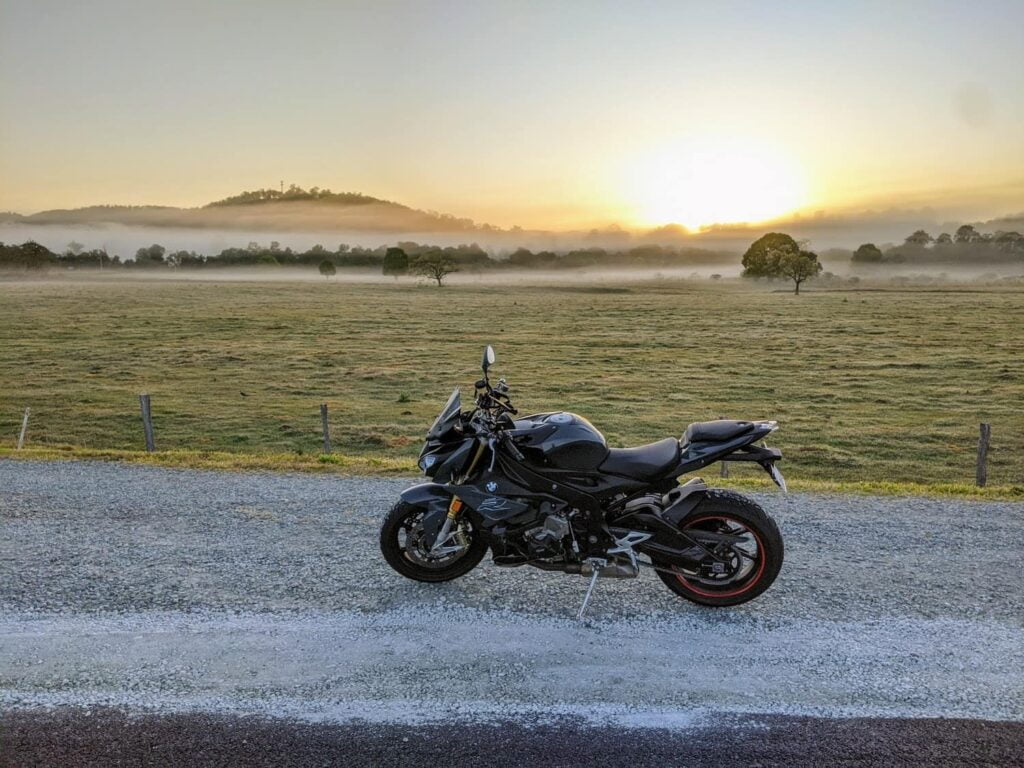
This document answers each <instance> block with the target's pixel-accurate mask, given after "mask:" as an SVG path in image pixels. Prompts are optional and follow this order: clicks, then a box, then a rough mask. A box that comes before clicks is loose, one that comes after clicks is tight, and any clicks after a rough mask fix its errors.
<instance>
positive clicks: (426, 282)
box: [0, 264, 1024, 293]
mask: <svg viewBox="0 0 1024 768" xmlns="http://www.w3.org/2000/svg"><path fill="white" fill-rule="evenodd" d="M828 266H829V265H827V264H826V269H827V270H828V271H826V272H825V273H824V274H822V275H821V276H819V277H817V278H814V279H812V280H810V281H808V282H806V283H804V284H803V286H802V287H801V293H807V292H815V291H837V290H838V291H844V290H873V289H882V290H901V289H907V288H909V289H915V288H916V289H920V288H934V289H944V288H947V287H948V288H956V287H972V286H974V287H986V288H989V287H1007V288H1010V287H1012V288H1015V289H1019V288H1020V287H1021V286H1024V264H1022V265H1020V267H1019V268H1016V269H1015V270H1014V269H1006V270H1003V271H994V270H987V269H942V270H941V271H940V270H939V269H938V268H936V269H934V270H922V269H920V268H914V269H907V268H905V265H892V266H881V267H874V268H865V267H863V266H861V267H857V268H850V265H849V264H845V265H832V267H833V268H832V269H829V268H828ZM900 266H903V267H904V268H900ZM740 272H741V269H740V267H739V265H738V264H737V265H736V266H735V267H733V268H728V269H726V268H723V267H722V266H721V265H706V266H703V267H701V266H698V267H690V266H687V267H679V268H660V269H659V268H653V267H652V268H645V269H627V268H622V269H618V268H607V267H600V268H598V267H593V268H575V269H556V270H539V269H538V270H532V269H527V270H514V269H484V270H472V269H466V270H464V271H460V272H455V273H453V274H450V275H448V276H447V277H445V278H444V284H445V285H452V286H473V285H479V286H481V287H485V286H486V287H502V286H516V287H529V286H539V287H544V286H558V287H573V286H579V287H582V288H583V289H585V290H593V291H596V292H608V293H614V292H618V291H625V290H628V288H627V287H626V286H631V285H634V286H635V285H640V284H644V285H647V286H657V285H665V286H673V285H675V286H681V285H685V284H691V285H693V286H707V287H711V286H717V287H720V288H722V289H739V290H750V289H754V290H766V291H791V290H792V288H793V284H792V283H791V282H789V281H787V280H785V279H781V278H780V279H775V280H765V279H755V280H752V279H746V278H743V277H741V275H740ZM9 281H15V282H38V281H45V282H68V283H80V282H95V281H102V282H118V283H132V282H174V281H178V282H203V283H243V282H244V283H266V284H274V283H278V284H280V283H296V282H298V283H309V284H319V285H327V286H330V285H345V284H350V285H351V284H363V285H395V286H402V287H407V288H410V289H415V288H422V289H424V290H437V288H436V284H435V282H434V281H433V280H430V279H428V278H425V277H422V276H418V275H403V276H401V277H399V278H395V277H393V276H387V275H384V274H382V273H381V271H380V270H379V269H373V268H346V269H339V270H338V271H337V274H335V275H333V276H331V277H328V278H325V277H323V276H322V275H320V273H319V272H318V271H317V269H316V267H315V266H309V267H293V266H287V267H274V266H268V267H214V268H210V267H204V268H199V269H171V268H149V269H108V270H104V271H102V272H101V271H100V270H98V269H68V268H60V267H50V268H47V269H43V270H31V271H15V272H0V284H2V283H5V282H9Z"/></svg>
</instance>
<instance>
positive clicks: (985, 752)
mask: <svg viewBox="0 0 1024 768" xmlns="http://www.w3.org/2000/svg"><path fill="white" fill-rule="evenodd" d="M99 765H103V766H139V765H159V766H163V765H195V766H214V765H216V766H310V765H318V766H323V765H341V766H434V765H438V766H440V765H443V766H447V767H448V768H450V767H451V766H455V765H472V766H475V767H477V766H479V767H483V766H510V765H528V766H537V767H538V768H548V767H551V766H578V765H586V766H588V767H594V766H623V765H630V766H640V767H642V766H659V768H664V767H665V766H716V767H717V766H721V765H759V766H821V765H830V766H835V765H858V766H894V765H929V766H954V765H955V766H967V765H971V766H982V765H984V766H1014V765H1024V723H1008V722H991V721H981V720H897V719H881V718H858V719H849V720H828V719H818V718H808V717H780V716H771V717H756V718H752V717H747V718H722V719H721V720H720V721H719V724H718V725H716V726H710V727H702V728H699V729H687V730H681V731H666V730H656V729H631V730H626V729H623V728H588V727H583V726H579V725H574V724H565V725H536V726H530V725H529V724H524V723H521V722H512V723H501V724H493V725H453V726H436V725H434V726H404V725H371V724H354V725H353V724H348V725H325V724H311V723H299V722H293V721H285V720H266V719H259V718H247V717H227V716H212V715H184V714H182V715H145V716H134V717H132V716H128V715H125V714H124V713H121V712H118V711H111V710H102V711H96V710H94V711H93V712H92V713H91V714H86V713H85V712H84V711H82V710H78V709H60V710H48V711H32V712H25V711H15V712H7V713H5V714H3V715H0V766H3V767H4V768H7V766H19V768H21V767H22V766H65V767H66V768H75V767H76V766H99Z"/></svg>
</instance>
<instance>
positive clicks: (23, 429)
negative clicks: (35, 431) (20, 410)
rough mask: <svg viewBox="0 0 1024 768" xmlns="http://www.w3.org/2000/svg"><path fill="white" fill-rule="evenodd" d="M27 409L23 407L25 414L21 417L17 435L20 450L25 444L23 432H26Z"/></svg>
mask: <svg viewBox="0 0 1024 768" xmlns="http://www.w3.org/2000/svg"><path fill="white" fill-rule="evenodd" d="M28 411H29V409H28V408H26V409H25V415H24V416H22V417H21V434H19V435H18V450H19V451H20V450H21V449H22V447H23V446H24V445H25V433H26V432H28Z"/></svg>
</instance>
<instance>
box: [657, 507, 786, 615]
mask: <svg viewBox="0 0 1024 768" xmlns="http://www.w3.org/2000/svg"><path fill="white" fill-rule="evenodd" d="M678 527H679V529H680V530H682V531H686V533H687V534H689V535H690V536H692V537H693V538H694V539H696V540H697V541H701V536H700V534H701V532H702V531H706V532H709V533H713V534H727V535H729V536H735V537H737V538H736V539H735V540H733V541H731V542H729V543H725V542H717V543H714V542H712V541H711V539H710V537H709V538H706V539H705V540H704V541H703V542H701V543H702V544H704V546H706V547H707V548H708V549H710V550H711V551H712V552H714V554H715V555H718V559H714V558H710V557H709V558H707V559H706V560H705V562H703V563H702V564H701V566H700V567H699V568H698V569H696V570H692V571H691V570H684V569H682V568H680V567H679V566H671V565H665V564H661V563H658V562H655V563H654V565H655V566H656V567H657V568H659V570H658V577H659V578H660V579H661V580H662V581H663V582H665V585H666V586H667V587H668V588H669V589H671V590H672V591H673V592H675V593H676V594H677V595H679V596H680V597H685V598H686V599H687V600H690V601H692V602H694V603H698V604H700V605H708V606H715V607H723V606H729V605H739V604H740V603H745V602H747V601H748V600H753V599H754V598H755V597H757V596H758V595H760V594H761V593H762V592H764V591H765V590H766V589H768V587H770V586H771V585H772V582H774V581H775V577H776V576H778V575H779V570H780V569H781V568H782V560H783V554H784V553H783V544H782V534H780V533H779V527H778V526H777V525H776V524H775V521H774V520H772V519H771V517H769V516H768V513H767V512H765V511H764V510H763V509H761V507H760V506H759V505H758V504H756V503H755V502H753V501H751V500H750V499H748V498H746V497H744V496H741V495H740V494H738V493H733V492H732V491H723V490H720V489H713V490H710V491H708V493H707V496H706V497H705V499H704V501H702V502H701V503H700V504H699V505H698V506H697V508H696V509H695V510H693V511H692V512H690V513H689V514H687V515H686V516H685V517H683V518H682V519H681V520H680V521H679V522H678Z"/></svg>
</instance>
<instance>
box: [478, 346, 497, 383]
mask: <svg viewBox="0 0 1024 768" xmlns="http://www.w3.org/2000/svg"><path fill="white" fill-rule="evenodd" d="M492 365H494V347H492V346H491V345H490V344H488V345H487V346H486V347H484V361H483V362H482V363H480V367H481V368H483V369H484V375H485V376H486V375H487V369H488V368H490V367H491V366H492Z"/></svg>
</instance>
